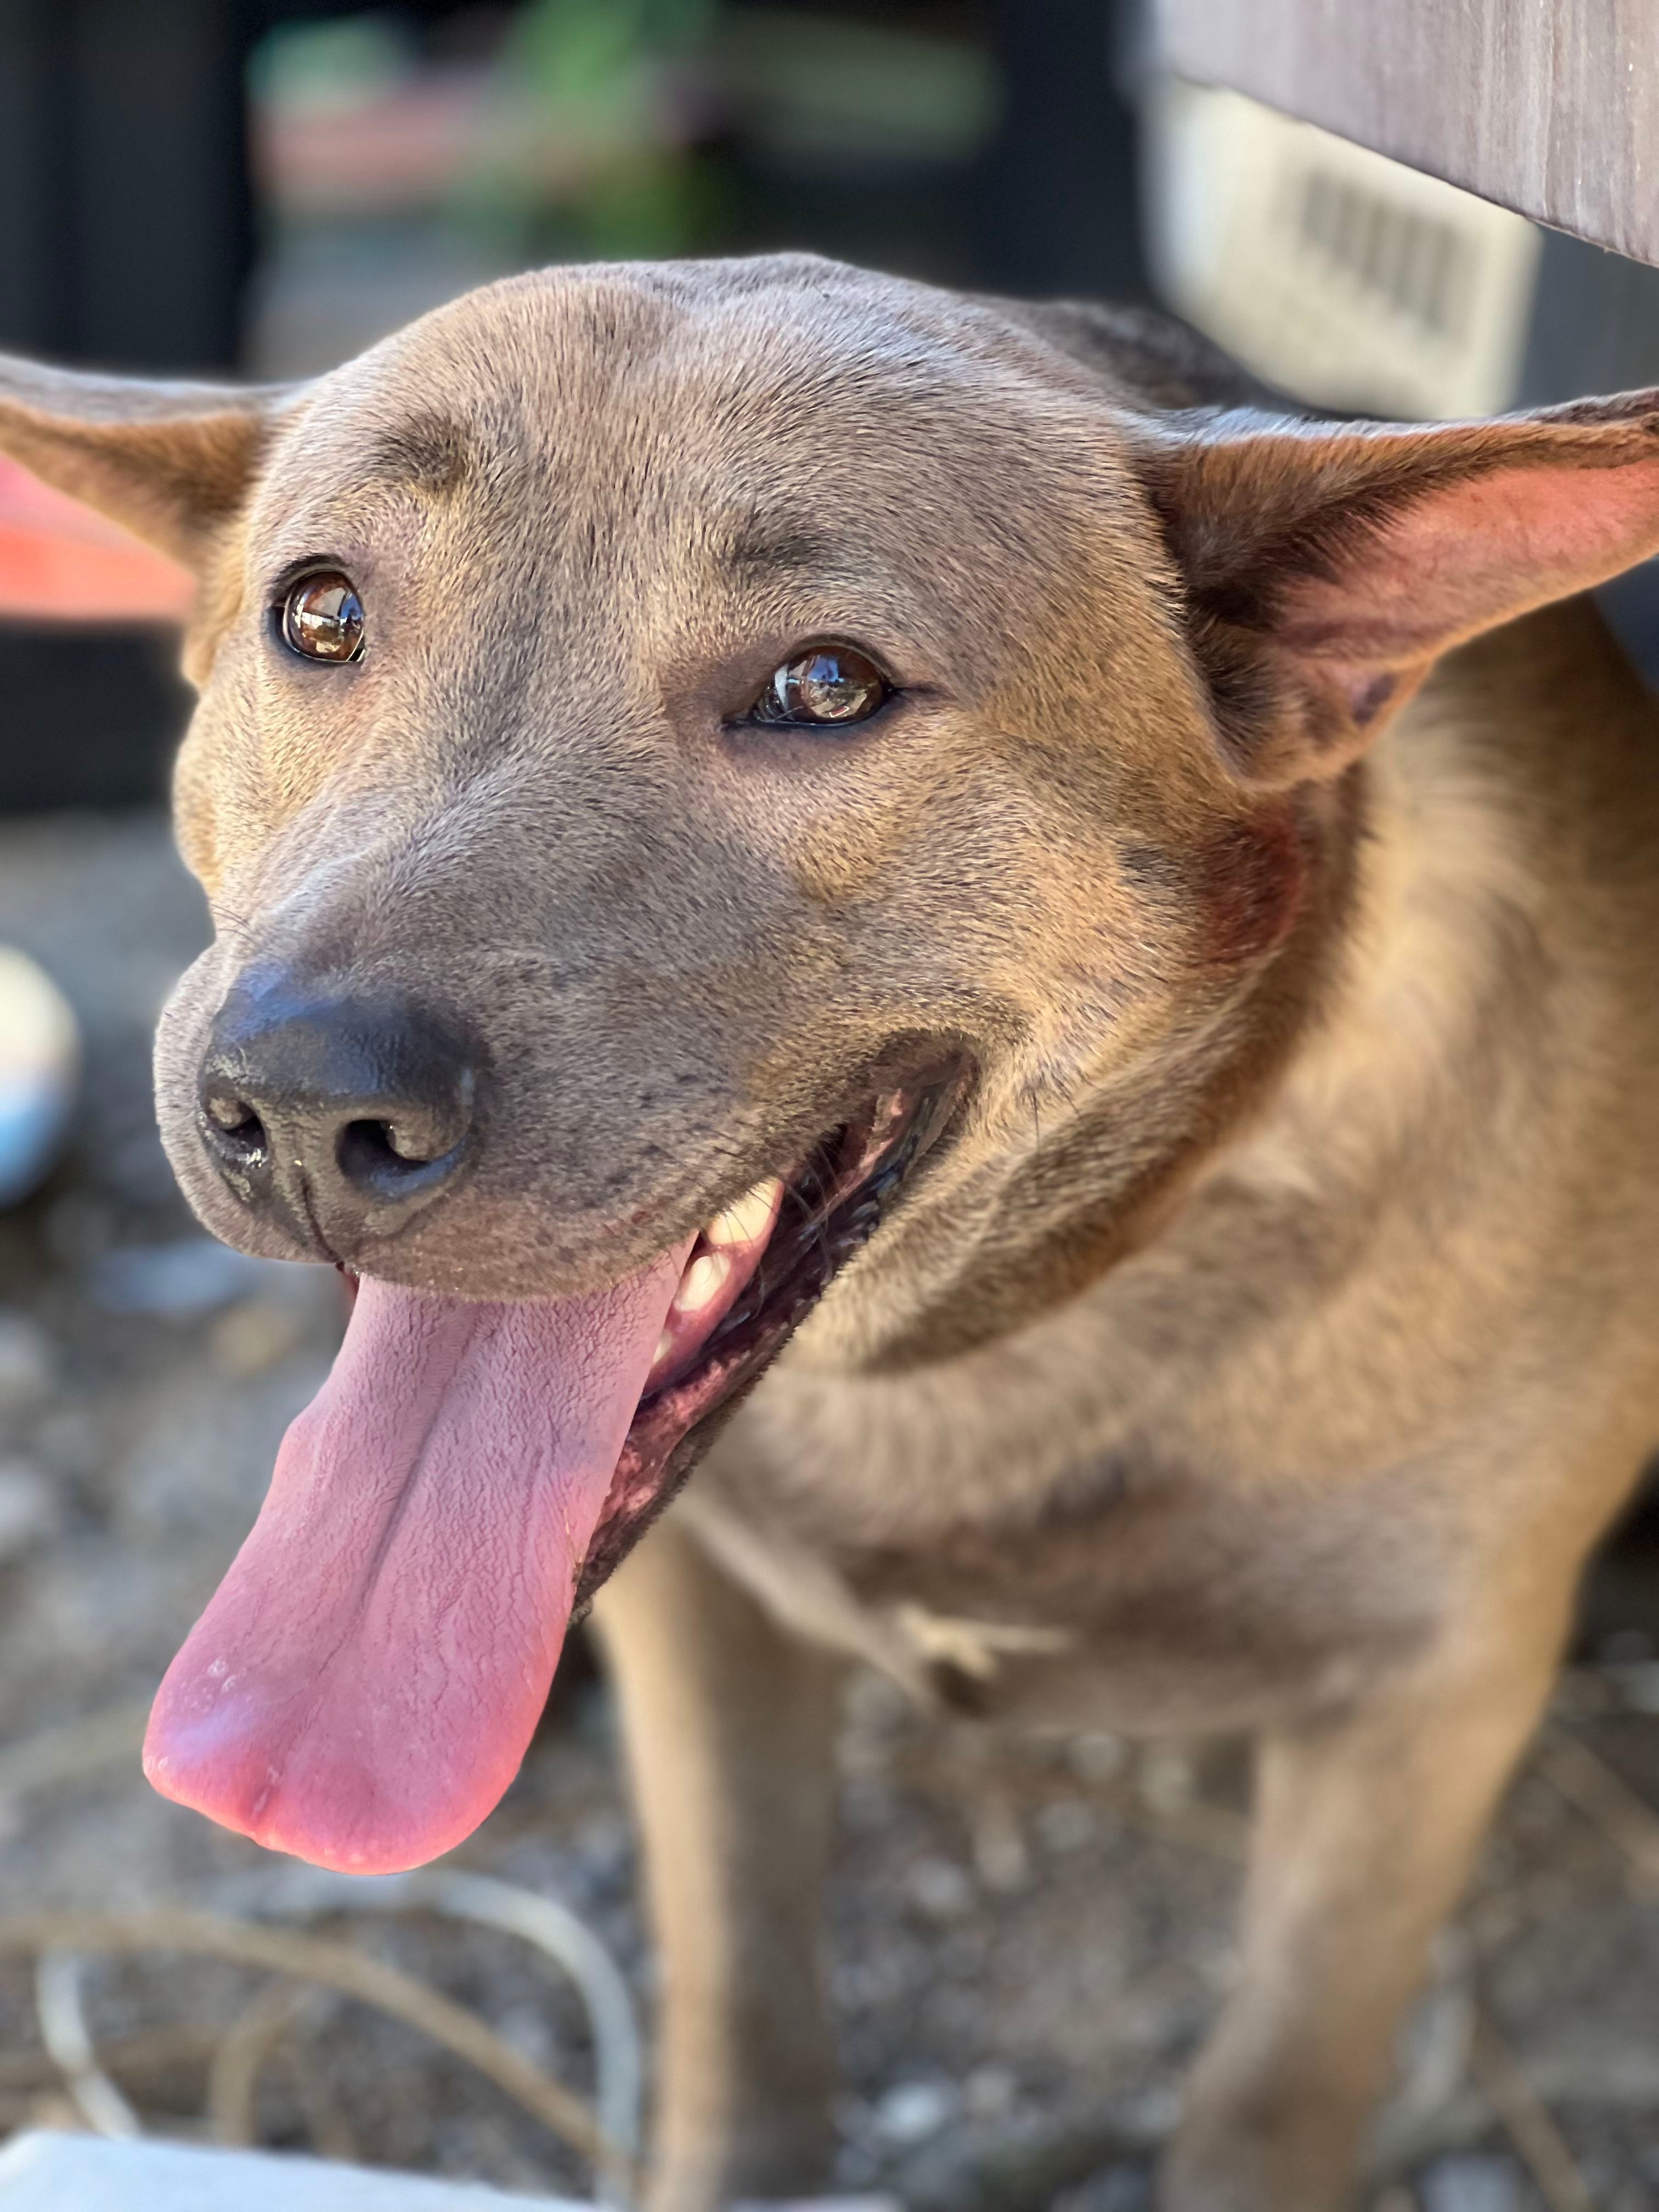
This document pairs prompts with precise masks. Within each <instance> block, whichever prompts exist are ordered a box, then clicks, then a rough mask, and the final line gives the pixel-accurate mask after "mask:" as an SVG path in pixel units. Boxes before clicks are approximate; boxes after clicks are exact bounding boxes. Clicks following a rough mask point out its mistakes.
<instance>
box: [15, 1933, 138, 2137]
mask: <svg viewBox="0 0 1659 2212" xmlns="http://www.w3.org/2000/svg"><path fill="white" fill-rule="evenodd" d="M34 2009H35V2013H36V2015H37V2016H38V2018H39V2020H40V2040H41V2042H42V2043H44V2044H45V2045H46V2051H47V2054H48V2056H49V2057H51V2058H52V2063H54V2064H55V2065H56V2066H57V2068H58V2071H59V2072H60V2073H61V2074H62V2075H63V2077H64V2087H65V2088H66V2089H67V2090H68V2091H69V2093H70V2096H71V2097H72V2098H73V2099H74V2100H75V2103H76V2108H77V2109H78V2110H79V2112H81V2114H82V2118H84V2119H85V2120H86V2122H87V2124H88V2126H89V2127H91V2128H92V2129H93V2130H94V2131H95V2132H96V2133H97V2134H99V2135H100V2136H112V2137H114V2138H116V2139H117V2140H127V2141H130V2140H131V2138H132V2137H133V2136H141V2135H143V2132H144V2131H143V2128H142V2127H140V2125H139V2124H138V2115H137V2112H134V2111H133V2109H132V2107H131V2105H130V2104H128V2102H127V2100H126V2099H125V2097H124V2096H123V2095H122V2094H121V2092H120V2091H119V2090H118V2088H117V2087H116V2086H115V2084H114V2082H113V2081H111V2080H110V2078H109V2076H108V2075H107V2074H106V2073H105V2072H104V2071H103V2069H101V2068H100V2065H99V2063H98V2054H97V2052H96V2051H94V2049H93V2043H92V2035H91V2033H90V2031H89V2030H88V2027H87V2016H86V2014H85V2013H84V2012H83V2011H82V2008H81V1961H80V1960H79V1959H78V1958H76V1956H75V1954H74V1953H73V1952H70V1951H43V1952H42V1953H41V1954H40V1957H39V1959H38V1960H36V1961H35V1966H34Z"/></svg>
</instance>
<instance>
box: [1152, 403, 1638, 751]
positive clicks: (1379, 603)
mask: <svg viewBox="0 0 1659 2212" xmlns="http://www.w3.org/2000/svg"><path fill="white" fill-rule="evenodd" d="M1134 447H1135V458H1136V465H1137V469H1138V471H1139V475H1140V477H1141V479H1142V482H1143V483H1144V484H1145V485H1146V490H1147V493H1148V495H1149V496H1150V498H1151V501H1152V506H1153V508H1154V510H1155V512H1156V513H1157V515H1158V519H1159V520H1160V522H1161V524H1162V526H1163V529H1164V535H1165V538H1166V539H1167V542H1168V544H1169V546H1170V551H1171V553H1172V554H1173V555H1174V557H1175V560H1176V564H1177V566H1178V567H1179V568H1180V570H1181V573H1182V577H1183V578H1184V580H1185V585H1186V593H1187V601H1188V623H1189V631H1190V636H1191V641H1192V644H1193V647H1194V651H1195V653H1197V656H1198V659H1199V660H1200V664H1201V665H1202V667H1203V669H1204V671H1205V674H1206V677H1207V678H1208V680H1209V683H1210V685H1211V688H1212V693H1213V695H1214V697H1215V700H1216V703H1217V708H1218V716H1219V719H1220V722H1221V726H1222V729H1223V733H1224V736H1225V739H1226V741H1227V744H1228V746H1229V750H1230V752H1231V754H1232V756H1233V757H1234V761H1235V764H1236V765H1237V767H1238V768H1239V769H1241V770H1242V772H1243V774H1244V775H1246V776H1247V777H1249V779H1250V780H1252V781H1261V782H1264V783H1285V782H1291V781H1297V780H1299V779H1301V778H1304V777H1309V776H1316V775H1329V774H1334V773H1335V772H1336V771H1338V770H1339V769H1341V768H1343V767H1344V766H1346V763H1348V762H1349V761H1351V760H1352V759H1353V758H1354V757H1356V755H1357V754H1358V751H1359V750H1361V748H1362V747H1363V746H1364V744H1366V743H1367V742H1368V741H1369V740H1370V738H1372V737H1373V736H1374V735H1375V734H1376V732H1377V730H1378V729H1380V728H1381V726H1383V723H1384V722H1385V721H1386V720H1388V718H1389V715H1390V714H1392V713H1393V712H1394V711H1395V708H1398V707H1400V706H1401V705H1402V704H1403V703H1404V702H1405V701H1406V700H1407V699H1408V698H1409V697H1410V696H1411V694H1412V692H1413V690H1415V689H1416V687H1417V685H1418V684H1419V683H1420V682H1421V680H1422V678H1423V677H1424V676H1425V674H1426V673H1427V672H1428V670H1429V669H1430V667H1431V665H1433V663H1434V661H1435V660H1436V659H1437V657H1438V656H1439V655H1440V654H1441V653H1444V652H1446V651H1448V650H1449V647H1452V646H1455V645H1460V644H1462V642H1463V641H1465V640H1466V639H1468V638H1471V637H1474V636H1475V635H1477V634H1478V633H1479V632H1480V631H1481V630H1485V629H1493V628H1495V627H1496V626H1497V625H1498V623H1505V622H1509V621H1510V620H1511V619H1512V618H1513V617H1516V616H1517V615H1522V614H1524V613H1526V612H1527V611H1528V609H1529V608H1532V607H1537V606H1541V605H1544V604H1545V602H1546V601H1547V600H1550V599H1562V598H1565V596H1566V595H1567V594H1568V593H1569V592H1579V591H1584V590H1587V589H1588V588H1589V586H1591V585H1593V584H1599V583H1602V582H1604V581H1605V580H1607V578H1608V577H1609V576H1615V575H1617V574H1619V572H1620V570H1621V569H1623V568H1629V567H1630V566H1631V565H1632V562H1637V561H1640V560H1644V559H1645V558H1646V557H1647V556H1648V555H1650V554H1651V553H1655V552H1659V391H1653V392H1632V393H1627V394H1626V395H1625V396H1624V397H1623V398H1616V399H1594V400H1581V401H1575V402H1574V403H1573V404H1571V405H1570V406H1566V407H1557V408H1551V409H1549V410H1547V411H1543V412H1541V413H1538V414H1533V415H1514V416H1501V417H1499V418H1498V420H1496V421H1493V422H1467V423H1465V422H1456V423H1448V424H1443V425H1435V426H1425V427H1424V428H1414V427H1412V426H1409V425H1401V424H1374V423H1339V422H1300V421H1297V420H1296V419H1294V418H1290V417H1286V418H1283V419H1281V418H1277V417H1273V416H1263V415H1258V414H1248V413H1237V414H1206V415H1204V416H1196V415H1195V416H1184V417H1183V416H1171V417H1169V418H1166V419H1165V420H1164V422H1159V423H1157V424H1155V425H1150V426H1148V427H1147V428H1146V429H1145V430H1144V431H1140V432H1138V434H1137V435H1136V437H1135V441H1134Z"/></svg>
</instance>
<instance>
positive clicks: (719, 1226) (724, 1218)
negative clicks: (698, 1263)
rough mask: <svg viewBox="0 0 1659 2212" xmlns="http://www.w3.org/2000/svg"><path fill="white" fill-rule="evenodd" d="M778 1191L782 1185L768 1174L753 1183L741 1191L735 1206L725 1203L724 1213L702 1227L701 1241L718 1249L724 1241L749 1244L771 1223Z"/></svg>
mask: <svg viewBox="0 0 1659 2212" xmlns="http://www.w3.org/2000/svg"><path fill="white" fill-rule="evenodd" d="M782 1190H783V1184H782V1182H781V1180H780V1178H779V1177H778V1176H767V1177H766V1178H765V1180H764V1181H763V1182H757V1184H756V1185H755V1188H753V1190H749V1191H745V1192H744V1194H743V1196H742V1197H741V1198H740V1199H739V1200H738V1202H737V1204H736V1205H735V1206H727V1207H726V1211H725V1212H724V1213H717V1214H716V1215H715V1216H714V1219H713V1220H712V1221H711V1222H709V1223H708V1225H706V1226H705V1228H704V1230H703V1232H702V1234H703V1241H704V1243H708V1244H712V1245H714V1246H715V1247H716V1249H719V1248H720V1247H721V1246H723V1245H727V1244H752V1243H754V1241H755V1239H756V1238H757V1237H764V1236H765V1234H766V1232H767V1231H768V1230H769V1228H770V1227H771V1225H772V1216H773V1214H774V1213H775V1211H776V1210H777V1203H778V1199H779V1197H780V1195H781V1192H782Z"/></svg>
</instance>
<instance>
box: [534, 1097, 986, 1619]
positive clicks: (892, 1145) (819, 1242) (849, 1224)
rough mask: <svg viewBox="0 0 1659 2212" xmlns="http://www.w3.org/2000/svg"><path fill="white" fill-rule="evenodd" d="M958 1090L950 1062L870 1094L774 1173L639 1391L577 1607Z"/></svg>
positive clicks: (826, 1278)
mask: <svg viewBox="0 0 1659 2212" xmlns="http://www.w3.org/2000/svg"><path fill="white" fill-rule="evenodd" d="M966 1084H967V1079H966V1074H965V1071H964V1070H963V1068H962V1066H960V1065H959V1064H956V1063H953V1064H951V1065H950V1066H946V1067H944V1068H940V1069H935V1070H934V1071H933V1072H932V1073H929V1074H928V1075H927V1076H926V1077H924V1078H921V1079H918V1080H916V1081H915V1082H913V1083H910V1084H907V1085H899V1086H896V1087H894V1088H891V1089H889V1090H886V1091H881V1092H879V1093H878V1095H877V1096H876V1097H875V1098H874V1099H873V1100H872V1102H871V1103H870V1104H869V1105H868V1106H867V1107H866V1109H865V1110H864V1112H863V1113H862V1114H860V1115H859V1116H858V1117H856V1118H855V1119H854V1120H853V1121H849V1122H848V1123H844V1124H842V1126H841V1127H838V1128H836V1130H835V1131H833V1132H832V1133H831V1134H830V1136H829V1137H828V1138H827V1139H824V1141H823V1143H822V1144H821V1145H819V1146H815V1147H814V1148H813V1150H812V1152H811V1153H809V1154H808V1155H807V1157H806V1158H805V1159H804V1160H803V1161H801V1162H800V1163H799V1164H798V1165H797V1167H796V1168H795V1170H794V1171H793V1174H791V1175H788V1176H784V1177H782V1178H781V1180H782V1182H783V1183H784V1186H785V1193H784V1199H783V1203H782V1205H781V1207H780V1209H779V1212H778V1213H777V1216H776V1218H775V1222H774V1224H773V1227H772V1230H771V1232H770V1234H769V1237H768V1239H767V1241H766V1243H765V1245H764V1247H763V1249H761V1250H760V1251H759V1252H758V1253H757V1255H755V1258H754V1261H753V1264H752V1265H751V1266H750V1268H749V1271H748V1273H747V1274H746V1276H745V1278H744V1282H743V1284H742V1286H741V1288H740V1289H739V1290H738V1293H737V1297H736V1299H735V1302H734V1303H733V1304H732V1305H731V1307H730V1309H729V1310H727V1311H726V1312H725V1313H724V1314H723V1315H722V1316H720V1319H719V1320H718V1321H717V1322H716V1323H715V1324H714V1327H713V1328H712V1329H711V1330H710V1331H709V1333H708V1336H707V1337H706V1338H704V1339H702V1340H700V1341H699V1342H698V1343H696V1345H695V1346H692V1347H690V1349H689V1350H688V1352H687V1353H686V1355H685V1357H684V1358H683V1359H682V1360H680V1361H679V1362H677V1363H676V1364H675V1365H673V1366H672V1367H671V1368H670V1369H669V1370H667V1371H666V1372H665V1374H664V1375H663V1376H661V1377H660V1378H659V1379H653V1380H652V1381H651V1382H650V1383H649V1385H648V1387H647V1389H646V1390H645V1392H644V1393H643V1394H642V1395H641V1399H640V1402H639V1405H638V1407H637V1408H636V1409H635V1414H634V1419H633V1420H632V1422H631V1424H630V1425H629V1431H628V1435H627V1437H626V1439H625V1440H624V1442H623V1449H622V1453H621V1456H620V1457H619V1459H618V1460H617V1471H616V1474H615V1475H614V1476H613V1477H612V1480H611V1488H610V1491H609V1492H608V1493H607V1495H606V1498H605V1504H604V1505H603V1506H602V1508H601V1509H600V1513H599V1521H598V1522H597V1523H596V1525H595V1528H594V1530H593V1536H592V1542H591V1544H590V1546H589V1548H588V1553H587V1558H586V1561H585V1563H584V1566H583V1570H582V1573H581V1576H580V1580H579V1582H578V1585H577V1590H576V1603H577V1605H578V1606H580V1605H582V1604H584V1603H585V1602H586V1600H587V1599H588V1598H590V1597H591V1596H592V1593H593V1592H594V1591H595V1590H596V1589H598V1588H599V1585H600V1584H601V1583H603V1582H604V1581H605V1579H606V1577H608V1576H609V1575H610V1574H611V1571H613V1569H614V1568H616V1567H617V1565H620V1563H621V1561H622V1559H623V1556H624V1555H625V1554H626V1553H627V1552H628V1551H629V1550H630V1549H631V1548H632V1547H633V1545H634V1543H635V1541H637V1540H638V1538H639V1537H640V1536H641V1534H643V1533H644V1531H645V1528H647V1525H648V1524H649V1522H651V1520H652V1519H653V1518H654V1517H655V1516H656V1514H657V1513H658V1512H659V1511H660V1510H661V1509H662V1508H663V1506H664V1505H665V1504H667V1502H668V1500H669V1499H670V1498H671V1497H672V1495H673V1493H674V1492H675V1491H676V1490H677V1489H678V1487H679V1486H680V1484H681V1482H683V1481H684V1479H685V1477H686V1475H688V1474H690V1470H691V1468H692V1466H693V1464H694V1463H695V1462H696V1459H697V1458H698V1457H699V1456H701V1454H702V1450H703V1449H704V1448H705V1447H706V1445H707V1444H708V1443H709V1442H710V1441H712V1428H713V1425H714V1423H715V1422H716V1421H717V1420H718V1419H719V1418H720V1417H721V1416H723V1415H725V1414H727V1413H730V1412H732V1410H734V1409H735V1407H736V1405H737V1403H738V1401H739V1400H740V1398H741V1397H742V1396H744V1395H745V1394H746V1393H747V1391H748V1390H749V1389H750V1388H751V1387H752V1386H753V1384H754V1383H757V1381H758V1380H759V1379H760V1376H761V1375H762V1374H763V1372H764V1370H765V1369H766V1368H767V1367H769V1365H770V1364H771V1363H772V1361H773V1360H774V1359H775V1358H776V1357H777V1355H778V1353H779V1352H781V1350H782V1349H783V1346H784V1345H785V1344H786V1343H787V1341H788V1340H789V1338H790V1337H791V1335H793V1333H794V1331H795V1329H796V1328H797V1327H798V1326H799V1323H800V1322H802V1321H803V1320H804V1319H805V1316H806V1315H807V1314H808V1313H809V1312H810V1311H811V1309H812V1307H813V1306H814V1305H816V1304H817V1301H818V1299H819V1297H821V1296H822V1295H823V1291H824V1290H825V1289H826V1288H827V1287H828V1285H829V1283H830V1281H831V1280H832V1279H834V1277H835V1276H836V1274H837V1273H839V1272H840V1271H841V1269H842V1267H843V1266H845V1265H846V1263H847V1261H849V1260H850V1259H851V1258H852V1257H853V1255H854V1253H855V1252H857V1251H859V1250H860V1249H862V1248H863V1246H864V1245H865V1244H866V1243H867V1242H868V1241H869V1239H870V1238H871V1237H872V1236H873V1235H874V1233H875V1231H877V1229H878V1228H879V1227H880V1225H881V1222H882V1218H883V1216H884V1212H885V1211H886V1208H887V1206H889V1204H890V1201H891V1200H892V1199H893V1197H894V1196H895V1195H896V1193H897V1191H898V1189H899V1188H900V1186H901V1185H902V1183H903V1182H905V1181H906V1179H907V1178H908V1175H909V1173H910V1171H911V1170H912V1169H913V1168H914V1167H915V1164H916V1163H917V1162H918V1161H919V1160H920V1159H921V1158H922V1157H923V1155H924V1154H927V1153H931V1152H934V1151H935V1150H936V1149H937V1148H938V1147H939V1144H940V1141H941V1139H944V1138H945V1135H946V1133H947V1131H948V1129H949V1127H950V1126H951V1123H952V1122H953V1121H954V1120H955V1118H956V1116H957V1109H958V1108H959V1106H960V1104H961V1103H962V1099H963V1095H964V1092H965V1090H966Z"/></svg>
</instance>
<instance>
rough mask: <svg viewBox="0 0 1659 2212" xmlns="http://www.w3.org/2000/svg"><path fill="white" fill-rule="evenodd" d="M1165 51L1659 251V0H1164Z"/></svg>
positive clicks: (1212, 77)
mask: <svg viewBox="0 0 1659 2212" xmlns="http://www.w3.org/2000/svg"><path fill="white" fill-rule="evenodd" d="M1156 4H1157V11H1158V33H1159V39H1158V44H1159V49H1160V52H1161V55H1162V58H1163V59H1164V61H1166V62H1167V64H1169V66H1170V67H1171V68H1172V69H1174V70H1176V72H1177V73H1178V74H1179V75H1181V76H1188V77H1192V78H1194V79H1195V80H1196V81H1197V82H1200V83H1204V84H1217V85H1227V86H1231V88H1233V89H1234V90H1235V91H1237V92H1245V93H1249V94H1251V95H1252V96H1253V97H1254V98H1255V99H1257V100H1265V101H1266V102H1267V105H1268V106H1272V107H1277V108H1281V109H1283V110H1284V111H1285V113H1287V114H1290V115H1295V116H1299V117H1301V118H1303V119H1304V121H1306V122H1309V123H1319V124H1322V125H1324V126H1325V128H1326V129H1327V130H1328V131H1337V132H1339V133H1340V135H1341V136H1342V137H1345V138H1352V139H1354V140H1355V141H1357V142H1358V143H1359V144H1360V145H1362V146H1370V147H1374V148H1375V149H1376V151H1377V152H1378V153H1380V154H1389V155H1393V156H1394V158H1395V160H1396V161H1406V162H1409V163H1410V165H1411V166H1412V167H1413V168H1417V169H1426V170H1428V171H1429V172H1431V173H1432V174H1433V175H1435V176H1439V177H1445V178H1448V179H1449V180H1450V181H1451V182H1452V183H1453V184H1455V185H1464V186H1465V187H1466V188H1467V189H1468V191H1474V192H1479V193H1480V195H1481V197H1483V198H1486V199H1489V200H1497V201H1498V202H1499V203H1500V204H1503V205H1504V206H1505V207H1511V208H1516V209H1518V210H1519V211H1520V212H1521V213H1522V215H1528V216H1534V218H1535V219H1536V220H1537V221H1539V222H1547V223H1552V224H1553V225H1554V226H1555V227H1556V228H1559V229H1561V230H1568V231H1571V232H1574V233H1575V234H1577V236H1578V237H1580V238H1587V239H1589V240H1592V241H1593V242H1594V243H1595V245H1598V246H1612V247H1613V248H1614V249H1615V251H1617V252H1620V253H1626V254H1630V255H1632V257H1633V258H1636V259H1637V260H1640V261H1650V262H1654V263H1659V5H1656V0H1156Z"/></svg>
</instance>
